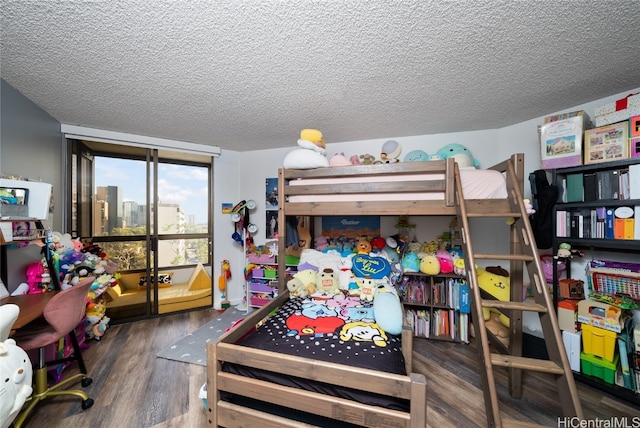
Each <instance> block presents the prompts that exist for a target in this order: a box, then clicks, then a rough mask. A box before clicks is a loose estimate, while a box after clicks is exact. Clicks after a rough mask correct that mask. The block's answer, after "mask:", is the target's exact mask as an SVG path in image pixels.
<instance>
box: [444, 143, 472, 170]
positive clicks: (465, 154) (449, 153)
mask: <svg viewBox="0 0 640 428" xmlns="http://www.w3.org/2000/svg"><path fill="white" fill-rule="evenodd" d="M436 154H437V155H438V156H440V158H441V159H448V158H454V159H455V160H456V162H457V163H458V166H459V167H460V168H465V167H473V168H479V167H480V163H479V162H478V161H477V160H476V159H474V157H473V155H472V154H471V152H470V151H469V149H467V148H466V147H465V146H463V145H462V144H457V143H454V144H447V145H446V146H443V147H441V148H440V150H438V152H437V153H436Z"/></svg>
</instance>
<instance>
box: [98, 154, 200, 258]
mask: <svg viewBox="0 0 640 428" xmlns="http://www.w3.org/2000/svg"><path fill="white" fill-rule="evenodd" d="M93 165H94V187H95V188H94V198H93V219H92V234H93V236H94V237H106V236H111V237H128V238H127V239H126V240H115V239H114V241H110V242H101V246H102V247H103V250H104V251H105V252H106V253H107V254H108V255H109V257H110V258H112V259H113V260H114V261H116V262H117V263H119V264H120V267H121V269H123V270H132V269H143V268H145V267H146V256H147V254H146V253H147V251H146V234H147V232H150V233H153V227H152V226H153V221H154V214H155V213H154V207H155V209H156V210H157V219H158V220H157V221H158V229H157V230H158V252H157V257H158V267H160V268H162V267H170V266H179V265H185V264H195V263H198V262H201V263H208V257H209V249H208V235H207V231H208V220H209V211H208V204H209V178H208V177H209V176H208V173H209V170H208V168H207V167H206V166H204V167H202V166H192V165H180V164H173V163H162V162H160V163H159V164H158V203H157V204H156V205H154V204H153V198H151V200H152V203H151V211H150V212H147V211H148V210H149V208H148V206H147V168H146V162H145V161H141V160H132V159H121V158H112V157H99V156H96V157H95V158H94V162H93ZM151 192H153V190H151ZM148 214H149V218H150V222H151V223H150V224H149V225H147V217H148ZM148 227H150V229H149V230H147V228H148ZM134 237H139V238H140V239H139V240H137V239H135V238H134Z"/></svg>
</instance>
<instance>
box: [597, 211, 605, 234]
mask: <svg viewBox="0 0 640 428" xmlns="http://www.w3.org/2000/svg"><path fill="white" fill-rule="evenodd" d="M596 219H597V220H596V221H597V225H596V238H598V239H604V237H605V236H606V234H607V232H606V230H607V209H606V208H605V207H600V208H596Z"/></svg>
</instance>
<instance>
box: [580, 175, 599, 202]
mask: <svg viewBox="0 0 640 428" xmlns="http://www.w3.org/2000/svg"><path fill="white" fill-rule="evenodd" d="M583 183H584V201H585V202H593V201H597V200H598V178H597V176H596V173H595V172H590V173H585V174H584V176H583Z"/></svg>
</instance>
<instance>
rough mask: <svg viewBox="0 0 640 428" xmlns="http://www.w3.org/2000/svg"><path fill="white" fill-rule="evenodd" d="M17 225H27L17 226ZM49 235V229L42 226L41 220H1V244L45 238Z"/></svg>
mask: <svg viewBox="0 0 640 428" xmlns="http://www.w3.org/2000/svg"><path fill="white" fill-rule="evenodd" d="M16 225H20V226H25V225H27V226H26V227H16ZM46 236H47V230H46V229H44V228H43V227H42V223H41V222H40V221H39V220H35V219H32V220H9V219H2V220H0V244H2V245H8V244H13V243H23V242H31V241H36V240H38V239H43V238H45V237H46Z"/></svg>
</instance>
